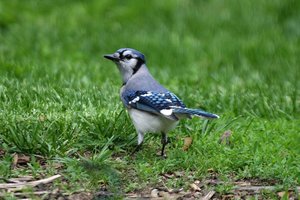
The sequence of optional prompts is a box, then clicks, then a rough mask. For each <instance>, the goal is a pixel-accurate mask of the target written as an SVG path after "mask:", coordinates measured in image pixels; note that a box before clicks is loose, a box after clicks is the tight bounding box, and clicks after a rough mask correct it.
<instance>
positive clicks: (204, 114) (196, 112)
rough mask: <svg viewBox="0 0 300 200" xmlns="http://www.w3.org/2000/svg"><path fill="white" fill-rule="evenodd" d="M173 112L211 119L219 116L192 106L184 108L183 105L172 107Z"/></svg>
mask: <svg viewBox="0 0 300 200" xmlns="http://www.w3.org/2000/svg"><path fill="white" fill-rule="evenodd" d="M172 109H173V113H174V114H175V115H176V114H186V115H195V116H197V117H204V118H209V119H215V118H219V116H218V115H216V114H212V113H208V112H205V111H203V110H199V109H192V108H182V107H172Z"/></svg>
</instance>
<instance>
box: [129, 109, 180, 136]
mask: <svg viewBox="0 0 300 200" xmlns="http://www.w3.org/2000/svg"><path fill="white" fill-rule="evenodd" d="M128 112H129V115H130V117H131V119H132V122H133V124H134V126H135V128H136V130H137V131H138V132H142V133H147V132H151V133H161V132H164V133H168V132H169V131H170V130H172V129H174V128H175V126H176V125H177V123H178V121H174V120H170V119H167V118H165V117H163V116H159V115H154V114H151V113H147V112H144V111H140V110H137V109H128Z"/></svg>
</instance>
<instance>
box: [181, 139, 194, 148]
mask: <svg viewBox="0 0 300 200" xmlns="http://www.w3.org/2000/svg"><path fill="white" fill-rule="evenodd" d="M192 142H193V139H192V138H191V137H186V138H184V144H183V147H182V150H183V151H187V150H188V149H189V148H190V146H191V144H192Z"/></svg>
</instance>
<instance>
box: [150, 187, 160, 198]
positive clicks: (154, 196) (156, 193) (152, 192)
mask: <svg viewBox="0 0 300 200" xmlns="http://www.w3.org/2000/svg"><path fill="white" fill-rule="evenodd" d="M150 195H151V197H152V198H157V197H158V189H156V188H154V189H153V190H151V194H150Z"/></svg>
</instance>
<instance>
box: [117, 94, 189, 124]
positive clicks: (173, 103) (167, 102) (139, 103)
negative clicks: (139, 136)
mask: <svg viewBox="0 0 300 200" xmlns="http://www.w3.org/2000/svg"><path fill="white" fill-rule="evenodd" d="M122 100H123V102H124V104H125V105H126V106H127V107H130V108H135V109H138V110H143V111H147V112H150V113H153V114H158V115H163V116H164V117H167V118H169V119H172V120H178V118H177V117H176V115H175V114H174V113H173V108H172V107H180V108H185V107H186V106H185V105H184V104H183V102H182V101H181V100H180V99H179V98H178V97H177V96H176V95H175V94H173V93H171V92H165V93H158V92H151V91H126V92H124V93H123V94H122Z"/></svg>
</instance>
